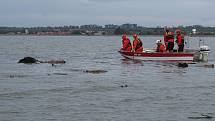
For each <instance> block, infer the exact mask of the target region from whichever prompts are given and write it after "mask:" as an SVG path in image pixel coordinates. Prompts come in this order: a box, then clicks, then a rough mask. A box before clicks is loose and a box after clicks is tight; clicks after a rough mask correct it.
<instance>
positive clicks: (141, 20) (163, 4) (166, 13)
mask: <svg viewBox="0 0 215 121" xmlns="http://www.w3.org/2000/svg"><path fill="white" fill-rule="evenodd" d="M0 3H1V4H0V26H18V27H20V26H28V27H30V26H63V25H83V24H98V25H105V24H117V25H121V24H123V23H136V24H138V25H140V26H178V25H196V24H199V25H204V26H215V14H214V12H215V0H0Z"/></svg>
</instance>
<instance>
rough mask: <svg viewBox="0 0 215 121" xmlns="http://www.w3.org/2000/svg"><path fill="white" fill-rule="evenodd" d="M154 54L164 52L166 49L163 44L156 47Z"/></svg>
mask: <svg viewBox="0 0 215 121" xmlns="http://www.w3.org/2000/svg"><path fill="white" fill-rule="evenodd" d="M156 52H166V47H165V45H164V44H160V45H158V46H157V50H156Z"/></svg>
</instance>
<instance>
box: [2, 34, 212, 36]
mask: <svg viewBox="0 0 215 121" xmlns="http://www.w3.org/2000/svg"><path fill="white" fill-rule="evenodd" d="M1 36H89V37H90V36H92V37H93V36H95V37H97V36H104V37H105V36H107V37H108V36H121V35H37V34H28V35H25V34H15V35H9V34H0V37H1ZM128 36H132V35H128ZM139 36H163V35H157V34H155V35H151V34H150V35H139ZM185 36H187V35H185ZM189 37H215V35H191V36H189Z"/></svg>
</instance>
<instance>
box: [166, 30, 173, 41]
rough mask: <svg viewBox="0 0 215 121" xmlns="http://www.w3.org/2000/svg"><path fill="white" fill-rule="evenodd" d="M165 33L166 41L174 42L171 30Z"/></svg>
mask: <svg viewBox="0 0 215 121" xmlns="http://www.w3.org/2000/svg"><path fill="white" fill-rule="evenodd" d="M166 34H167V35H166V41H167V42H174V34H173V32H168V33H166Z"/></svg>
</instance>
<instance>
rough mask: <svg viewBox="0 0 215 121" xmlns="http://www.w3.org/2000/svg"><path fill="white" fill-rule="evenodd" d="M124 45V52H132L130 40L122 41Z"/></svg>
mask: <svg viewBox="0 0 215 121" xmlns="http://www.w3.org/2000/svg"><path fill="white" fill-rule="evenodd" d="M122 45H123V47H122V50H124V51H131V50H132V46H131V42H130V40H129V39H128V38H126V39H123V40H122Z"/></svg>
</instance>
